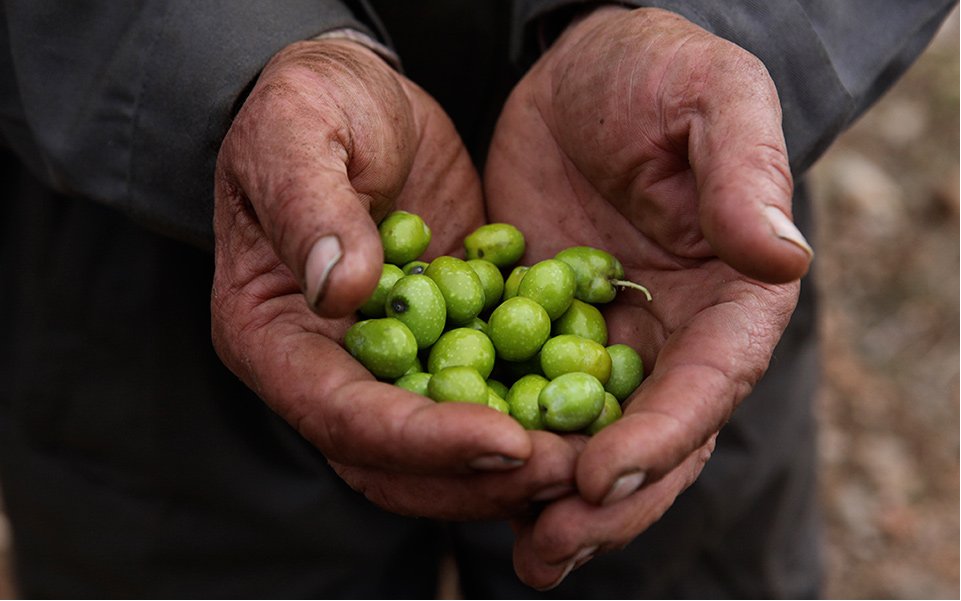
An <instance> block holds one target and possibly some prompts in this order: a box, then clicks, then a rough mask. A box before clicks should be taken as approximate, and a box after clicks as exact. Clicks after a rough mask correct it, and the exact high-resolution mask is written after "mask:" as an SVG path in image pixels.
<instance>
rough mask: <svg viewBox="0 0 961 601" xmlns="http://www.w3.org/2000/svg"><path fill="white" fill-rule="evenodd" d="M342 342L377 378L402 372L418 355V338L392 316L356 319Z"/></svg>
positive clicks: (391, 377)
mask: <svg viewBox="0 0 961 601" xmlns="http://www.w3.org/2000/svg"><path fill="white" fill-rule="evenodd" d="M344 346H346V347H347V350H348V351H349V352H350V354H351V355H353V356H354V358H356V359H357V360H358V361H360V362H361V364H362V365H363V366H364V367H366V368H367V369H368V370H370V372H371V373H372V374H374V375H375V376H377V377H378V378H384V379H389V380H393V379H396V378H399V377H400V376H402V375H403V374H404V373H405V372H406V371H407V370H408V369H409V368H410V366H411V364H413V363H414V361H415V360H416V359H417V339H416V338H414V335H413V334H411V332H410V330H409V329H407V326H405V325H404V324H403V323H401V322H400V321H398V320H396V319H394V318H392V317H382V318H379V319H367V320H364V321H358V322H357V323H355V324H354V325H352V326H351V327H350V329H349V330H347V333H346V334H345V336H344Z"/></svg>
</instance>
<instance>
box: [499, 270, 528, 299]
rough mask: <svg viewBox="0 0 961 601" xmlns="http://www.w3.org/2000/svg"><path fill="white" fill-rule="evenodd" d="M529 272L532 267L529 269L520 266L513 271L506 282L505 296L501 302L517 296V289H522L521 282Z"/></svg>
mask: <svg viewBox="0 0 961 601" xmlns="http://www.w3.org/2000/svg"><path fill="white" fill-rule="evenodd" d="M529 270H530V267H527V266H526V265H518V266H517V267H515V268H514V269H512V270H511V272H510V274H508V276H507V279H506V280H504V294H503V296H501V302H503V301H506V300H507V299H509V298H514V297H515V296H517V289H518V288H520V285H521V281H522V280H523V279H524V276H525V275H527V272H528V271H529Z"/></svg>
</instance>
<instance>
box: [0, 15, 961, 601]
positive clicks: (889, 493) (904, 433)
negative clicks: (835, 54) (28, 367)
mask: <svg viewBox="0 0 961 601" xmlns="http://www.w3.org/2000/svg"><path fill="white" fill-rule="evenodd" d="M958 23H959V19H958V12H957V10H955V12H954V14H953V15H952V17H951V18H950V19H949V21H948V23H947V24H946V26H945V27H944V28H943V29H942V31H941V33H940V34H939V35H938V37H937V38H936V39H935V41H934V43H933V44H932V46H931V47H930V48H929V49H928V51H927V52H926V53H925V54H924V56H923V57H922V58H921V60H920V61H919V62H918V63H917V64H915V65H914V66H913V67H912V69H911V70H910V71H909V72H908V73H907V75H906V76H905V77H904V78H903V79H902V80H901V82H900V83H899V84H898V85H897V87H896V88H895V89H894V90H893V91H892V92H891V93H890V94H889V95H888V96H886V97H885V99H884V100H883V101H882V102H881V103H879V104H878V105H876V106H875V107H874V108H873V109H872V110H871V111H870V112H869V113H868V114H867V115H865V116H864V118H863V119H861V120H860V121H859V122H858V123H857V124H856V125H855V127H853V128H852V129H851V130H850V131H849V132H847V133H846V134H845V136H844V137H842V138H841V139H840V140H839V141H838V143H837V144H835V145H834V146H833V147H832V149H831V150H830V151H829V152H828V154H827V155H826V156H825V157H824V158H823V159H822V160H821V161H819V162H818V164H817V165H815V167H814V169H813V170H812V174H811V175H812V183H813V190H814V192H815V194H814V197H815V199H816V204H817V212H818V216H819V220H818V230H817V232H816V236H815V237H814V240H813V242H814V246H815V250H816V253H817V256H816V259H815V266H816V267H815V272H814V277H815V279H816V282H817V285H818V288H819V295H820V303H821V305H820V308H821V323H820V327H821V330H822V334H823V341H824V342H823V345H824V346H823V351H824V355H823V356H824V374H823V378H822V389H821V391H820V394H819V396H818V399H817V409H818V415H819V419H820V421H821V424H822V430H821V439H820V449H821V451H820V460H821V464H822V471H821V473H822V482H821V497H822V499H823V512H824V520H825V523H826V540H825V544H826V558H827V566H826V567H827V570H828V587H827V591H826V596H827V597H828V598H836V599H864V598H874V599H956V598H961V589H959V561H961V558H959V534H961V524H959V453H961V449H959V424H961V421H959V412H958V408H959V407H958V401H959V398H958V371H959V370H958V368H959V353H958V348H959V329H961V324H959V311H958V310H959V277H958V276H959V248H961V247H959V153H958V151H959V136H958V131H959V77H958V73H959V65H958V51H959V33H958ZM9 559H10V535H9V529H8V526H7V524H6V522H5V520H3V517H2V511H0V598H13V597H14V596H15V589H14V588H13V585H12V583H11V579H10V568H9Z"/></svg>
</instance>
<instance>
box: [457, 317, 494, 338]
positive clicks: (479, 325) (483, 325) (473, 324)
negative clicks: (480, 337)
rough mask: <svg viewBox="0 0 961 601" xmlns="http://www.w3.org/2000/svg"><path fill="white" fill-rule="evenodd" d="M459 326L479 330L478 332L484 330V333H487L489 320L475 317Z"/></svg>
mask: <svg viewBox="0 0 961 601" xmlns="http://www.w3.org/2000/svg"><path fill="white" fill-rule="evenodd" d="M459 327H462V328H470V329H472V330H477V331H478V332H483V333H484V335H487V322H486V321H484V320H483V319H481V318H480V317H475V318H474V319H472V320H470V321H468V322H467V323H464V324H462V325H461V326H459Z"/></svg>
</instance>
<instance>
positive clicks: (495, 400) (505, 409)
mask: <svg viewBox="0 0 961 601" xmlns="http://www.w3.org/2000/svg"><path fill="white" fill-rule="evenodd" d="M487 406H488V407H490V408H491V409H495V410H497V411H500V412H501V413H504V414H507V415H510V412H511V406H510V405H508V404H507V401H505V400H504V399H503V398H501V396H500V395H499V394H497V391H495V390H494V389H493V388H491V387H490V386H488V387H487Z"/></svg>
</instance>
